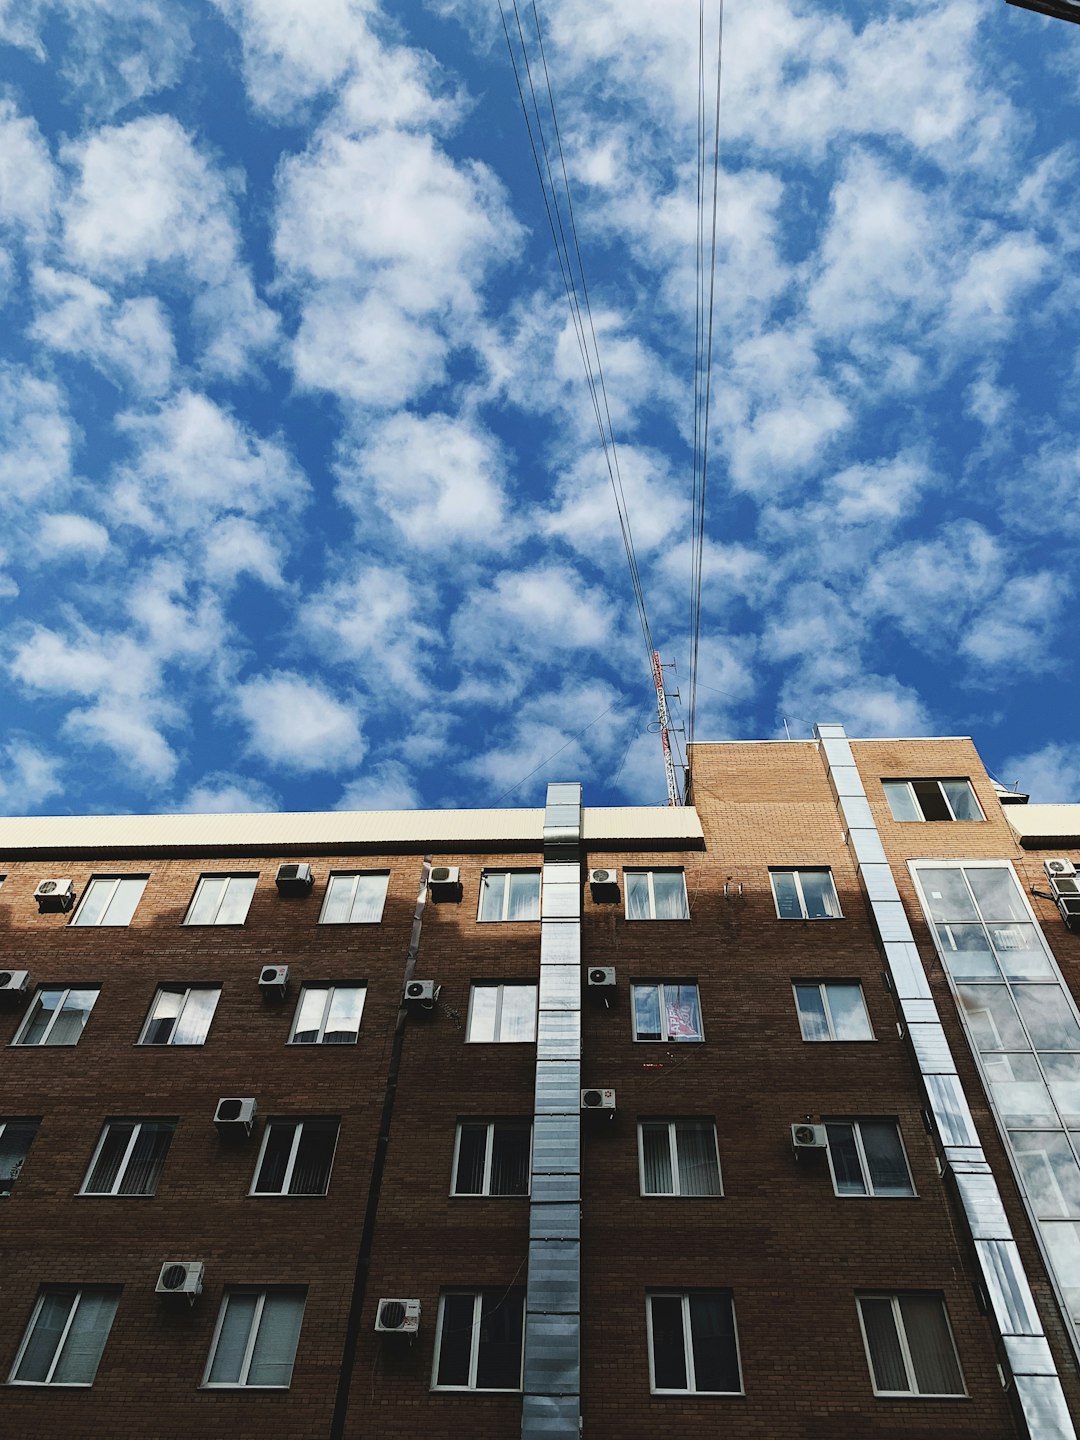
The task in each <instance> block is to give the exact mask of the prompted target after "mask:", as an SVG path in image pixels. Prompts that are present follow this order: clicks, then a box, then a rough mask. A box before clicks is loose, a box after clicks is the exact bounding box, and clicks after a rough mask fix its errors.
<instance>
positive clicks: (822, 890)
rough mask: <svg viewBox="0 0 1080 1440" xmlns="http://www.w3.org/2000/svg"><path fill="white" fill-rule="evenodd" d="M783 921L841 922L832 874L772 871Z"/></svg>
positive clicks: (826, 872)
mask: <svg viewBox="0 0 1080 1440" xmlns="http://www.w3.org/2000/svg"><path fill="white" fill-rule="evenodd" d="M769 879H770V880H771V881H772V888H773V898H774V899H775V901H776V913H777V915H778V916H779V917H780V919H781V920H840V919H842V916H841V914H840V902H839V900H837V898H836V886H835V885H834V884H833V878H832V871H831V870H770V871H769Z"/></svg>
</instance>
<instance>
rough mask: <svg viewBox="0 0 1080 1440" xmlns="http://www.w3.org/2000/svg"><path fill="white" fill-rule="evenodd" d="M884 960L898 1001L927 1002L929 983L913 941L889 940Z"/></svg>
mask: <svg viewBox="0 0 1080 1440" xmlns="http://www.w3.org/2000/svg"><path fill="white" fill-rule="evenodd" d="M885 959H886V960H887V961H888V962H889V974H890V975H891V977H892V985H893V989H894V990H895V992H896V998H897V999H898V1000H929V999H930V998H931V990H930V982H929V980H927V978H926V971H925V970H924V969H923V963H922V957H921V956H920V955H919V948H918V946H917V945H916V944H915V942H914V940H890V941H888V942H887V943H886V945H885Z"/></svg>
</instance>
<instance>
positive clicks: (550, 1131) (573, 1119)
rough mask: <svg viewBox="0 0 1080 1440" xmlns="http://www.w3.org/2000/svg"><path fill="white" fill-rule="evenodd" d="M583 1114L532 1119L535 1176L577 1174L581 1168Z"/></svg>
mask: <svg viewBox="0 0 1080 1440" xmlns="http://www.w3.org/2000/svg"><path fill="white" fill-rule="evenodd" d="M580 1145H581V1112H580V1111H575V1112H574V1113H573V1115H534V1116H533V1159H532V1168H533V1174H534V1175H539V1174H545V1173H546V1174H549V1175H574V1174H577V1172H578V1171H579V1170H580V1169H581V1150H580Z"/></svg>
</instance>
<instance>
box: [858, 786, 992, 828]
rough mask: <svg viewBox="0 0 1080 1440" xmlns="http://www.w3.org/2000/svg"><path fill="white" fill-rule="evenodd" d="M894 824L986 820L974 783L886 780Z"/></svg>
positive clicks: (885, 788)
mask: <svg viewBox="0 0 1080 1440" xmlns="http://www.w3.org/2000/svg"><path fill="white" fill-rule="evenodd" d="M881 788H882V789H883V790H884V791H885V798H886V800H888V802H889V809H890V811H891V812H892V818H893V819H894V820H985V819H986V816H985V815H984V814H983V812H982V808H981V806H980V805H979V802H978V800H977V799H976V798H975V791H974V790H973V789H972V788H971V781H970V780H883V781H882V782H881Z"/></svg>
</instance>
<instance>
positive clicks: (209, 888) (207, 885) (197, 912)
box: [184, 875, 259, 925]
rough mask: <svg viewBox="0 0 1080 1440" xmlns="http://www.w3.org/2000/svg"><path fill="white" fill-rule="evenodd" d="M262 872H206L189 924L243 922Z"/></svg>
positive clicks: (196, 892)
mask: <svg viewBox="0 0 1080 1440" xmlns="http://www.w3.org/2000/svg"><path fill="white" fill-rule="evenodd" d="M258 883H259V877H258V875H204V876H203V877H202V879H201V880H200V881H199V883H198V885H197V886H196V889H195V895H194V898H193V899H192V902H191V904H190V905H189V906H188V912H187V914H186V915H185V916H184V924H185V925H243V923H244V921H245V920H246V919H247V913H248V906H249V905H250V904H251V897H252V896H253V895H254V894H255V886H256V885H257V884H258Z"/></svg>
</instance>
